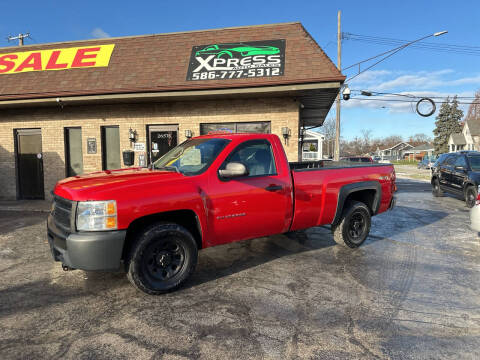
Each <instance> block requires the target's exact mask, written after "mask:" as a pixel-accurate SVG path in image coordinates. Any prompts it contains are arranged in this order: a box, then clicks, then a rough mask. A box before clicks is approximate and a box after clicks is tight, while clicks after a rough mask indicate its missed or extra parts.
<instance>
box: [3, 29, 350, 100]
mask: <svg viewBox="0 0 480 360" xmlns="http://www.w3.org/2000/svg"><path fill="white" fill-rule="evenodd" d="M275 39H285V40H286V49H285V59H286V60H285V70H284V75H283V76H278V77H262V78H243V79H231V80H203V81H202V80H200V81H187V80H186V75H187V69H188V63H189V60H190V54H191V51H192V47H193V46H197V45H203V44H215V43H228V42H242V41H244V42H245V41H258V40H275ZM79 43H80V45H79ZM99 44H115V49H114V51H113V53H112V56H111V59H110V64H109V66H108V67H105V68H84V69H68V70H61V71H35V72H24V73H18V74H4V75H0V100H7V99H28V98H44V97H55V96H67V95H93V94H111V93H134V92H146V91H171V90H190V89H192V90H193V89H195V90H197V89H212V88H216V89H220V88H230V87H251V86H264V85H281V84H300V83H309V82H323V81H343V80H344V79H345V77H344V76H343V75H342V74H341V73H340V72H339V71H338V69H337V68H336V67H335V65H334V64H333V63H332V62H331V60H330V59H329V58H328V56H327V55H326V54H325V53H324V52H323V50H322V49H321V48H320V47H319V46H318V44H317V43H316V42H315V41H314V40H313V38H312V37H311V36H310V35H309V34H308V32H307V31H306V30H305V29H304V28H303V26H302V25H301V24H300V23H286V24H273V25H263V26H251V27H243V28H230V29H216V30H206V31H194V32H188V33H172V34H159V35H150V36H138V37H126V38H116V39H101V40H91V41H82V42H65V43H61V44H59V43H55V44H46V45H34V46H25V47H23V48H18V47H17V48H0V55H2V54H7V53H11V52H18V51H35V50H45V49H56V48H68V47H75V46H90V45H99ZM20 84H21V85H20Z"/></svg>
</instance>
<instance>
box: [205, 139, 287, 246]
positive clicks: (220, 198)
mask: <svg viewBox="0 0 480 360" xmlns="http://www.w3.org/2000/svg"><path fill="white" fill-rule="evenodd" d="M229 162H240V163H243V164H244V165H245V166H246V167H247V170H248V172H249V174H248V175H247V176H243V177H238V178H232V179H230V180H227V179H222V178H221V177H220V176H219V175H218V170H220V169H224V168H225V166H226V164H227V163H229ZM282 169H283V167H282ZM280 172H281V173H279V171H278V166H277V165H276V163H275V157H274V155H273V151H272V146H271V144H270V142H269V141H268V140H265V139H260V140H248V141H245V142H244V143H242V144H240V145H239V146H237V147H236V148H235V149H234V150H233V151H232V152H231V153H230V155H229V156H228V157H227V158H226V160H225V161H224V163H223V164H222V165H221V166H220V167H219V169H216V170H215V171H212V173H211V178H210V179H209V191H208V194H209V196H208V201H207V207H208V209H209V220H208V222H209V227H210V230H211V237H213V238H214V239H212V242H213V243H214V244H223V243H228V242H231V241H237V240H244V239H248V238H256V237H261V236H266V235H271V234H278V233H282V232H285V231H287V230H288V226H289V225H290V220H291V216H292V215H291V213H292V207H293V205H292V188H291V186H292V185H291V180H290V173H289V171H288V169H287V170H285V169H283V170H281V171H280Z"/></svg>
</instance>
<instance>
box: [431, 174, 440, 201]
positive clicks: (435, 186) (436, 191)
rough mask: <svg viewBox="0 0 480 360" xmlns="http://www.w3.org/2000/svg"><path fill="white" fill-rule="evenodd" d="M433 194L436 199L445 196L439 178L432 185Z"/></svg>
mask: <svg viewBox="0 0 480 360" xmlns="http://www.w3.org/2000/svg"><path fill="white" fill-rule="evenodd" d="M432 194H433V196H435V197H441V196H443V191H442V189H440V182H439V181H438V178H435V179H434V180H433V183H432Z"/></svg>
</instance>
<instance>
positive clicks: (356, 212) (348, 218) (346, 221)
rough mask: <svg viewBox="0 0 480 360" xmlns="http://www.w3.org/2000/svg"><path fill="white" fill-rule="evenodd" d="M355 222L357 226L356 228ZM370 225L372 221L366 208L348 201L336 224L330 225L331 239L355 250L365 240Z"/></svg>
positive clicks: (361, 204) (357, 202) (356, 202)
mask: <svg viewBox="0 0 480 360" xmlns="http://www.w3.org/2000/svg"><path fill="white" fill-rule="evenodd" d="M355 222H356V223H357V224H358V225H359V226H358V227H357V226H356V225H355ZM371 225H372V219H371V215H370V210H369V208H368V206H367V205H365V204H364V203H363V202H360V201H350V202H349V203H348V204H346V206H345V208H344V209H343V212H342V216H341V218H340V221H339V222H338V224H336V225H332V232H333V239H334V240H335V242H336V243H337V244H339V245H343V246H347V247H349V248H357V247H359V246H360V245H362V244H363V242H364V241H365V239H366V238H367V236H368V234H369V233H370V227H371ZM355 234H356V235H355Z"/></svg>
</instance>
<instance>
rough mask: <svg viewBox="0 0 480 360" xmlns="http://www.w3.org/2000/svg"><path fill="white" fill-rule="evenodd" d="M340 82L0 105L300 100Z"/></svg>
mask: <svg viewBox="0 0 480 360" xmlns="http://www.w3.org/2000/svg"><path fill="white" fill-rule="evenodd" d="M340 86H341V82H340V81H332V82H321V83H309V84H294V85H275V86H262V87H249V88H229V89H212V90H184V91H162V92H144V93H124V94H106V95H79V96H62V97H56V98H55V97H49V98H40V99H19V100H3V101H0V109H1V108H19V107H36V106H62V107H63V106H66V105H84V104H108V103H119V102H122V103H135V102H151V101H162V102H164V101H180V100H208V99H216V98H234V97H235V98H238V97H253V96H260V95H263V96H273V97H279V96H302V95H307V94H308V93H309V92H311V91H313V90H330V91H332V90H337V91H338V89H339V88H340Z"/></svg>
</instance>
